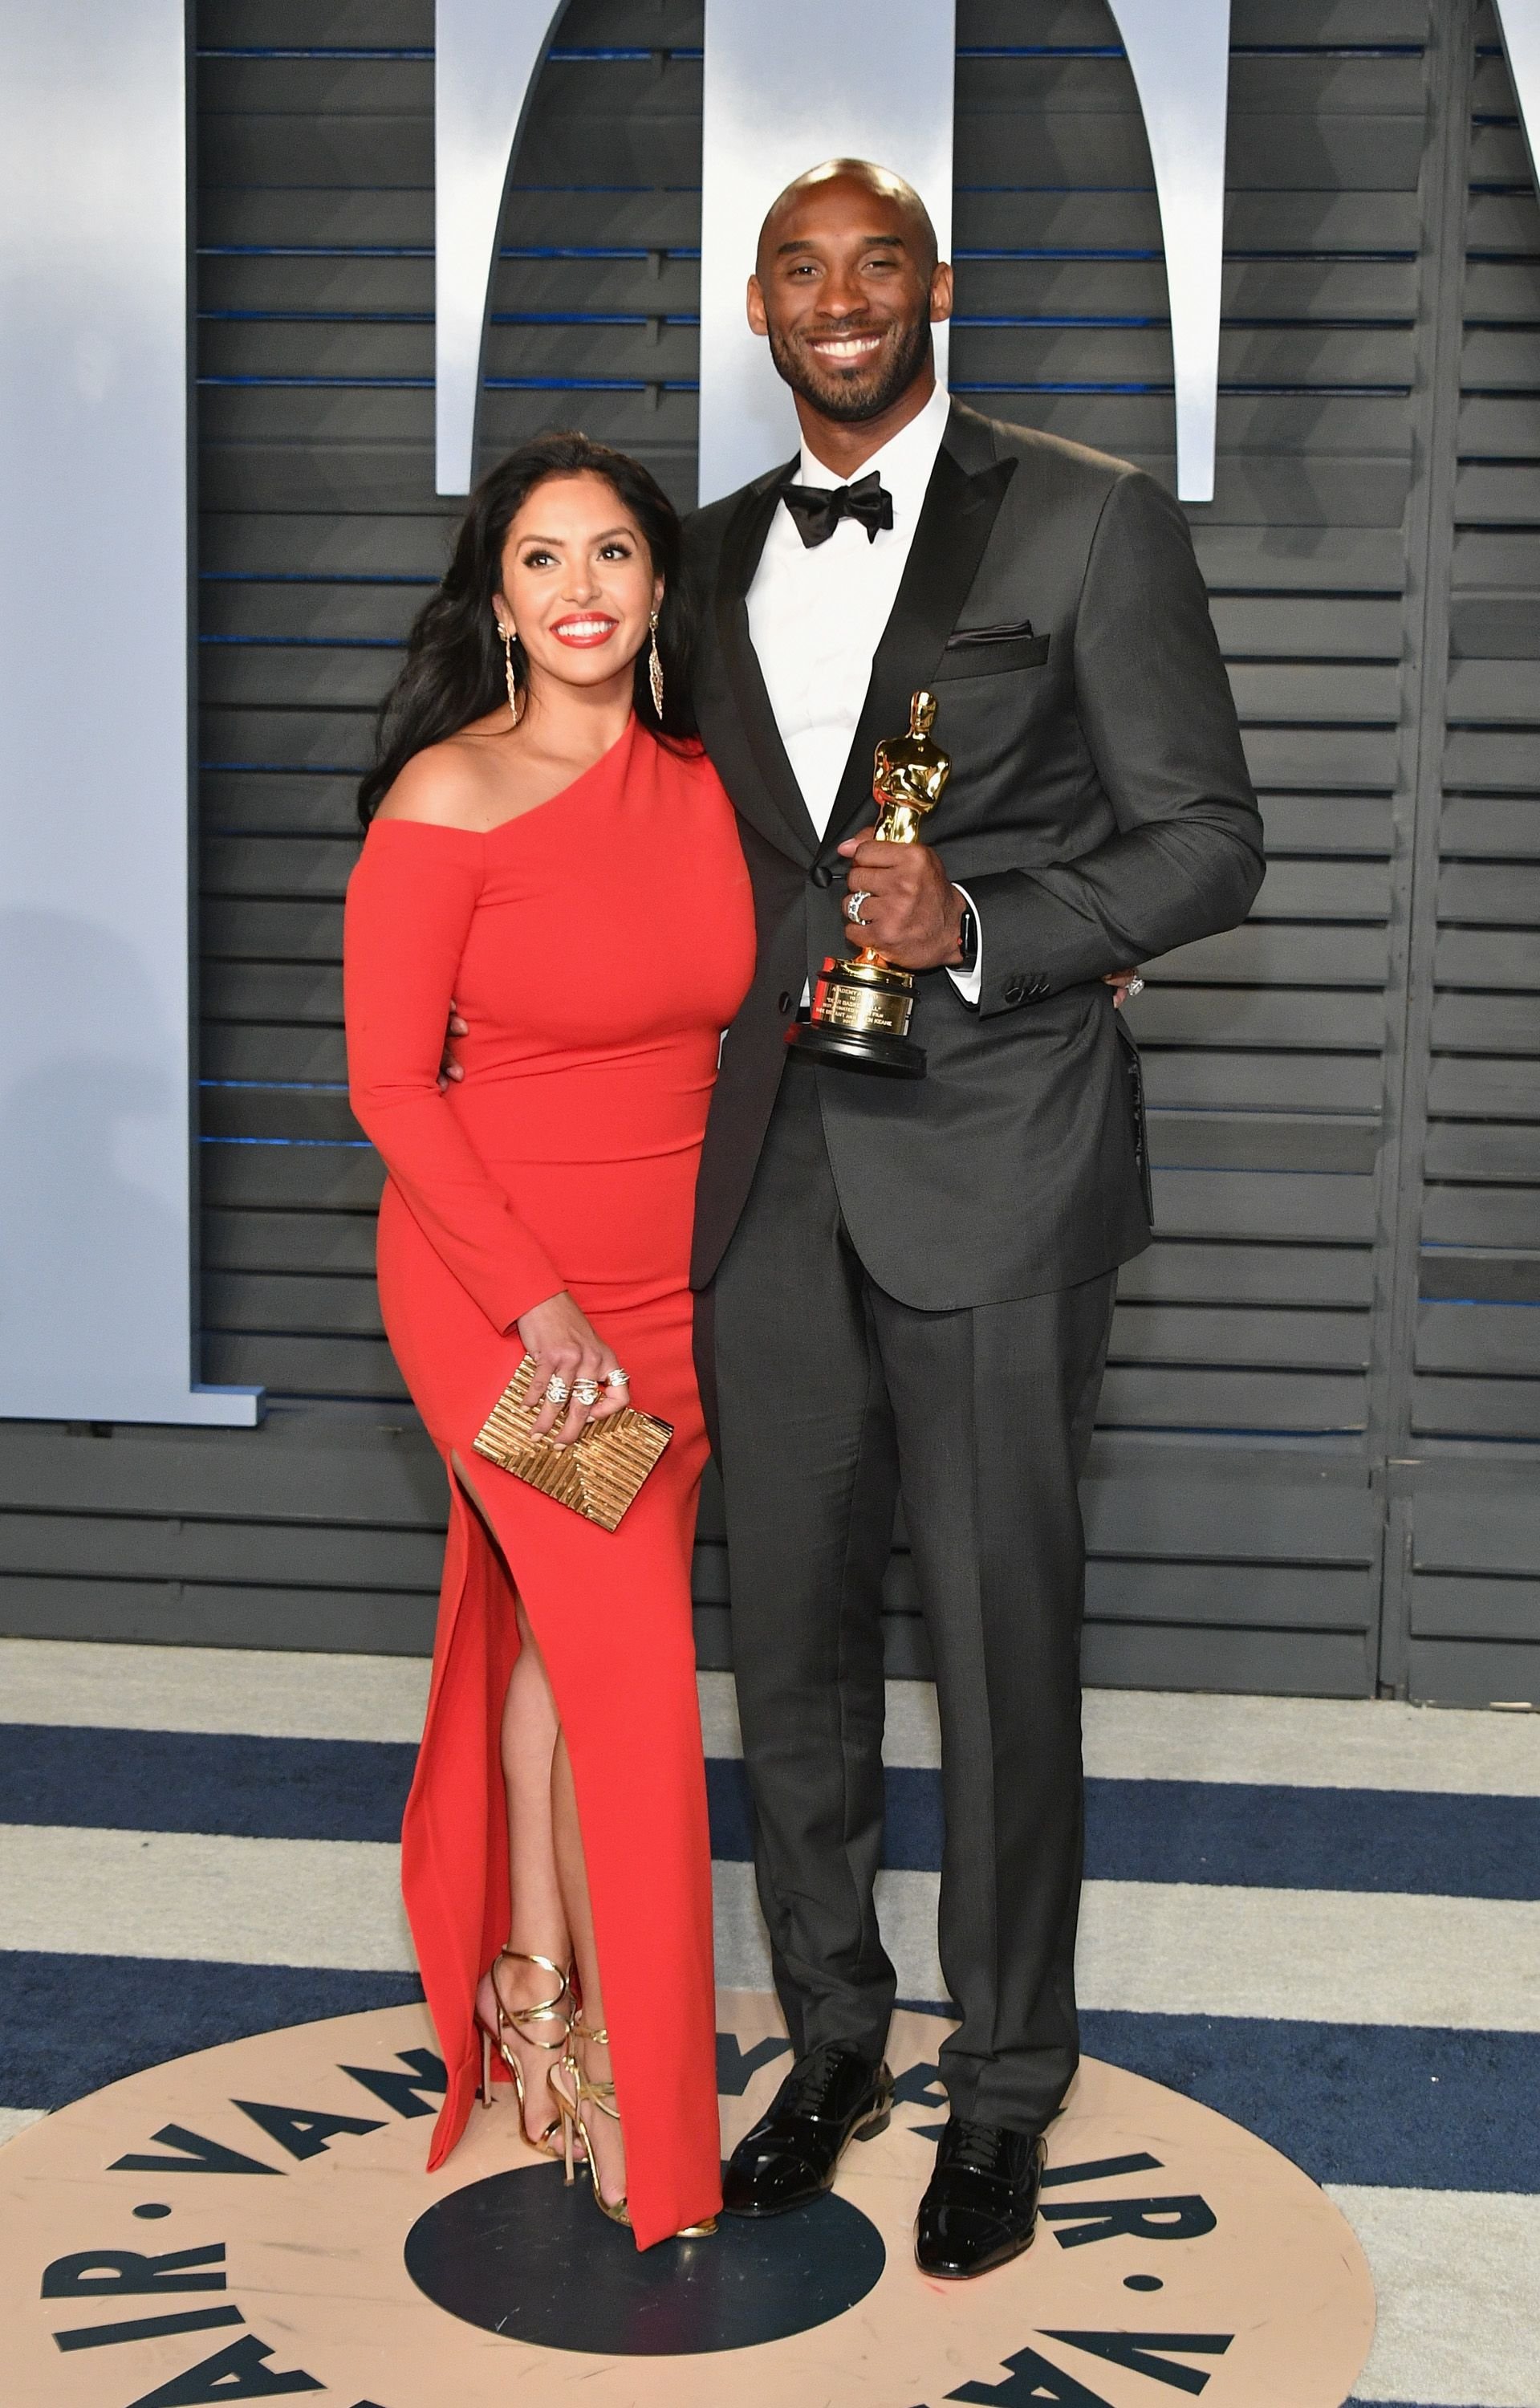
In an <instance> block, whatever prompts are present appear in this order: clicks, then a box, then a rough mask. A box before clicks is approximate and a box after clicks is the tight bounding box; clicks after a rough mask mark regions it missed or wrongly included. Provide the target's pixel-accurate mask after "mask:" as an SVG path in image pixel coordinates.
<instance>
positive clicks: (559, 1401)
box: [545, 1371, 572, 1405]
mask: <svg viewBox="0 0 1540 2408" xmlns="http://www.w3.org/2000/svg"><path fill="white" fill-rule="evenodd" d="M571 1394H572V1390H571V1389H570V1388H569V1387H568V1386H567V1383H566V1382H565V1381H564V1380H563V1377H562V1374H561V1373H560V1371H553V1372H552V1373H551V1375H550V1378H549V1380H548V1381H547V1382H546V1398H545V1400H546V1402H547V1404H548V1405H564V1404H565V1403H566V1400H567V1398H569V1397H570V1396H571Z"/></svg>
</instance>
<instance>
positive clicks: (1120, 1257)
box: [687, 403, 1263, 1312]
mask: <svg viewBox="0 0 1540 2408" xmlns="http://www.w3.org/2000/svg"><path fill="white" fill-rule="evenodd" d="M795 466H796V464H795V462H791V463H788V464H787V465H786V466H784V467H781V468H777V469H775V470H773V471H772V472H771V473H770V474H769V475H768V476H765V477H762V478H760V479H758V480H756V481H755V482H754V483H753V484H751V485H747V486H745V487H744V488H743V490H742V491H741V492H739V493H737V494H734V495H730V496H729V497H728V498H727V499H726V500H725V501H720V502H715V503H713V504H712V505H711V506H710V507H709V508H708V509H704V510H701V511H699V512H697V513H696V515H695V516H694V518H693V519H692V520H691V521H690V523H689V525H688V528H687V559H688V562H689V566H690V572H691V574H692V578H693V579H694V581H695V584H696V591H697V596H698V607H699V608H700V609H701V612H702V618H703V626H704V633H703V638H702V644H701V652H700V657H699V662H698V667H697V676H696V704H697V709H698V710H699V713H700V722H701V729H702V733H703V735H704V736H705V738H706V747H707V750H708V752H709V753H710V756H711V759H712V761H713V762H714V763H715V765H716V767H717V769H718V772H719V773H720V777H721V779H722V781H723V783H724V784H725V785H726V787H727V791H728V793H729V794H730V795H731V796H732V797H733V801H734V805H735V806H736V808H737V811H738V816H739V827H740V832H741V835H742V838H743V843H744V849H745V852H746V853H747V855H748V859H749V872H750V875H751V877H752V880H753V886H754V902H755V910H756V915H757V925H758V936H759V954H758V966H757V968H756V971H755V977H754V983H753V986H752V988H751V990H750V992H749V996H748V998H747V1000H746V1002H745V1003H744V1006H743V1009H742V1011H740V1012H739V1014H738V1017H737V1019H736V1020H735V1021H734V1025H733V1027H732V1029H731V1031H730V1033H729V1035H728V1038H727V1041H726V1045H725V1047H724V1049H723V1054H722V1063H721V1072H720V1078H719V1080H718V1082H717V1089H716V1094H715V1097H714V1099H713V1102H712V1107H711V1117H710V1122H709V1125H708V1127H707V1129H706V1149H705V1154H704V1156H703V1159H702V1164H701V1175H700V1185H699V1189H698V1194H697V1203H696V1217H695V1253H694V1263H693V1268H692V1277H693V1280H694V1283H695V1284H696V1285H697V1286H705V1285H706V1283H708V1282H709V1281H710V1280H711V1279H712V1277H713V1276H714V1274H715V1272H716V1269H717V1266H718V1264H719V1263H720V1260H721V1257H722V1255H723V1254H724V1253H725V1251H726V1249H727V1246H728V1243H729V1241H730V1240H731V1239H732V1236H733V1232H734V1228H735V1226H736V1225H737V1221H738V1216H739V1214H740V1212H741V1211H742V1210H743V1205H744V1201H745V1199H746V1197H747V1196H748V1193H749V1184H750V1183H751V1181H752V1179H753V1175H754V1168H755V1164H756V1163H757V1161H758V1159H759V1154H760V1149H761V1146H762V1144H763V1139H764V1131H765V1127H766V1125H767V1124H768V1121H769V1117H770V1112H771V1110H772V1108H773V1106H774V1104H775V1100H776V1095H777V1089H778V1087H779V1083H780V1080H781V1077H782V1075H783V1073H784V1074H785V1075H787V1076H790V1077H795V1078H803V1077H807V1076H810V1075H815V1074H813V1073H810V1072H809V1071H807V1070H806V1069H805V1068H803V1067H802V1066H801V1065H798V1066H796V1067H795V1068H788V1060H787V1049H786V1042H785V1039H786V1033H787V1030H788V1028H789V1027H790V1026H791V1024H792V1022H793V1021H794V1018H795V1015H796V1011H797V1007H798V1005H799V1003H800V1001H801V997H802V992H803V985H804V982H805V981H806V980H807V979H808V978H809V977H814V976H816V975H817V973H818V971H819V969H820V968H821V966H822V962H823V959H824V956H825V954H831V953H832V954H834V955H836V956H844V955H845V954H846V953H848V950H849V949H848V945H847V944H846V941H845V936H844V928H843V923H842V920H841V916H840V909H841V903H842V899H843V896H844V894H845V867H846V865H845V864H844V863H843V862H842V861H841V860H840V858H839V855H838V853H837V852H836V850H835V848H836V847H837V846H838V844H839V843H840V841H841V840H842V839H844V838H846V837H848V836H850V835H852V834H853V833H854V831H855V830H856V829H857V828H859V827H861V826H862V825H863V824H867V823H868V822H869V821H870V820H871V818H872V817H873V810H872V803H871V775H872V755H873V752H874V749H875V747H876V745H877V741H878V739H879V738H882V737H886V736H895V735H899V734H901V733H902V732H903V730H904V729H905V726H906V725H907V724H908V710H909V696H910V694H911V693H912V692H913V690H914V689H915V688H916V687H917V686H930V687H932V688H933V689H934V693H935V695H936V696H937V699H938V704H939V708H938V710H937V714H936V723H935V730H934V734H935V738H936V741H937V742H938V743H940V744H941V745H942V746H943V747H944V748H945V750H946V751H947V752H948V753H950V755H951V761H952V774H951V781H950V783H949V784H948V787H947V789H946V792H945V794H944V796H943V797H942V800H941V802H940V804H939V805H938V807H937V809H936V811H935V814H934V818H933V819H932V820H930V821H929V822H928V824H927V827H926V837H927V840H928V841H929V842H930V843H932V844H934V847H935V848H936V850H937V851H938V852H939V853H940V854H941V856H942V858H943V860H944V861H945V863H946V866H947V869H948V874H949V875H950V876H951V877H952V878H953V879H955V880H957V881H958V882H960V883H961V884H962V885H964V886H966V887H967V888H968V890H969V892H970V894H971V895H972V896H973V898H974V902H975V904H976V906H977V913H978V921H979V925H980V928H981V930H982V935H983V972H984V977H983V988H982V993H981V996H980V1000H979V1005H978V1009H977V1011H973V1010H971V1009H970V1008H969V1007H968V1006H967V1005H966V1004H965V1003H964V1002H963V1001H962V996H960V995H959V994H958V992H957V989H956V987H955V986H954V985H953V983H952V982H951V980H950V979H949V978H948V976H947V975H946V973H945V971H943V970H933V971H927V972H924V973H921V974H920V976H919V977H918V978H917V979H916V982H915V988H916V993H915V1008H914V1019H913V1022H912V1025H911V1029H910V1034H911V1035H912V1036H913V1037H914V1038H915V1039H917V1040H918V1041H919V1043H920V1044H921V1045H922V1046H923V1047H924V1049H925V1053H926V1056H927V1075H926V1076H925V1077H924V1078H923V1079H920V1080H913V1081H909V1080H899V1079H890V1078H883V1077H879V1076H876V1075H874V1074H872V1073H869V1072H863V1071H861V1070H858V1069H851V1070H845V1069H827V1070H820V1071H819V1072H818V1073H817V1074H816V1075H817V1077H818V1079H819V1083H820V1093H821V1097H822V1104H823V1121H824V1128H825V1133H826V1138H827V1142H828V1147H829V1154H830V1158H831V1161H832V1163H833V1166H834V1179H835V1183H836V1184H837V1187H838V1191H839V1198H840V1204H841V1207H842V1210H843V1212H844V1216H845V1221H846V1226H847V1227H848V1231H849V1234H850V1237H851V1240H852V1241H853V1243H854V1245H855V1247H856V1249H857V1252H858V1253H859V1254H860V1256H861V1258H862V1261H863V1263H864V1264H865V1266H866V1269H867V1270H868V1271H869V1272H870V1274H871V1276H872V1277H873V1278H874V1279H875V1280H876V1281H877V1283H878V1284H879V1285H880V1286H881V1287H884V1288H886V1289H887V1290H888V1291H889V1293H890V1294H891V1295H892V1296H895V1297H898V1298H899V1299H900V1300H901V1301H902V1302H904V1303H905V1304H909V1305H914V1306H917V1307H919V1308H920V1310H922V1311H929V1312H939V1311H945V1310H951V1309H955V1308H957V1307H961V1306H968V1305H979V1304H989V1303H999V1302H1003V1301H1005V1299H1007V1298H1010V1297H1024V1296H1034V1295H1037V1294H1040V1293H1041V1292H1043V1291H1044V1290H1046V1289H1048V1288H1055V1287H1064V1286H1069V1285H1071V1284H1073V1283H1075V1282H1077V1281H1079V1280H1085V1279H1091V1278H1094V1277H1096V1276H1097V1275H1098V1274H1100V1273H1102V1272H1104V1271H1106V1270H1110V1269H1112V1268H1113V1267H1114V1266H1115V1265H1116V1264H1118V1263H1120V1262H1124V1261H1126V1260H1127V1259H1128V1258H1129V1257H1130V1256H1131V1255H1133V1254H1137V1253H1138V1252H1139V1251H1140V1249H1141V1248H1142V1247H1143V1246H1145V1245H1146V1244H1148V1238H1149V1207H1148V1163H1147V1160H1146V1156H1145V1146H1144V1128H1143V1111H1142V1101H1141V1096H1140V1089H1139V1080H1138V1057H1137V1054H1136V1053H1135V1051H1134V1046H1133V1042H1132V1039H1130V1038H1129V1037H1128V1033H1127V1031H1126V1029H1124V1027H1123V1026H1122V1024H1121V1021H1120V1018H1119V1016H1118V1015H1116V1014H1115V1013H1114V1011H1113V1009H1112V998H1111V993H1110V990H1109V989H1108V988H1106V987H1105V986H1104V985H1103V984H1102V983H1101V980H1102V977H1103V974H1104V972H1105V971H1107V970H1112V969H1118V968H1122V967H1124V966H1125V965H1127V964H1129V963H1134V962H1143V961H1148V960H1149V959H1150V958H1151V957H1152V956H1154V955H1155V954H1158V953H1168V952H1169V951H1170V950H1171V949H1172V947H1173V946H1176V945H1185V944H1189V943H1191V941H1192V939H1195V938H1198V937H1205V936H1209V935H1211V934H1213V933H1214V932H1215V931H1216V930H1218V929H1221V928H1229V927H1233V926H1234V925H1235V924H1236V923H1237V922H1238V921H1240V920H1242V919H1244V918H1245V916H1246V913H1247V911H1248V909H1249V908H1250V905H1251V901H1252V898H1253V897H1254V896H1255V895H1256V892H1257V889H1258V887H1259V886H1260V884H1261V882H1262V867H1263V859H1262V823H1261V818H1260V815H1259V813H1258V810H1257V805H1256V798H1255V796H1254V795H1253V794H1252V791H1251V783H1250V780H1249V778H1248V774H1247V767H1246V760H1245V756H1244V753H1243V752H1242V750H1241V740H1240V731H1239V729H1238V727H1237V725H1236V722H1235V711H1234V705H1233V701H1232V699H1231V694H1230V685H1229V681H1228V679H1227V678H1226V675H1225V671H1224V665H1223V662H1222V661H1221V659H1220V657H1219V645H1218V643H1217V641H1216V639H1215V636H1214V629H1213V625H1212V623H1211V621H1210V619H1209V615H1208V603H1207V597H1206V595H1205V591H1204V584H1203V580H1202V577H1201V576H1200V574H1199V571H1198V566H1197V563H1196V561H1195V560H1194V558H1193V553H1192V545H1191V538H1190V536H1189V533H1188V527H1187V522H1186V520H1185V518H1184V517H1183V515H1182V512H1181V510H1180V509H1178V507H1177V505H1176V502H1174V501H1173V500H1172V498H1171V496H1170V495H1169V494H1167V493H1166V492H1165V491H1164V489H1163V488H1162V486H1160V485H1158V484H1157V483H1155V481H1154V480H1152V479H1151V478H1149V477H1147V476H1145V475H1144V474H1142V473H1141V472H1140V471H1139V470H1138V469H1135V468H1132V467H1130V466H1127V464H1126V463H1125V462H1123V461H1119V460H1110V459H1107V458H1105V457H1104V456H1103V454H1101V453H1100V452H1088V451H1084V450H1082V449H1081V448H1080V447H1079V446H1078V445H1076V444H1072V443H1064V442H1061V441H1059V440H1057V439H1056V438H1055V437H1051V436H1046V435H1034V434H1031V433H1027V432H1024V431H1023V430H1022V429H1020V428H1019V427H1014V426H1001V425H996V424H994V423H992V422H991V421H990V420H988V419H984V418H980V417H978V416H977V414H976V413H975V412H974V411H973V410H970V409H962V408H961V407H960V406H959V405H957V404H956V403H954V404H953V405H952V409H951V414H950V417H949V418H948V425H947V433H946V437H945V439H944V441H943V444H942V448H941V451H940V452H939V453H938V454H937V457H936V464H935V467H934V472H933V474H932V478H931V482H930V486H929V488H928V490H927V493H926V496H925V502H924V507H923V509H922V510H921V512H920V523H919V526H918V527H917V529H916V532H915V538H914V545H913V549H912V550H911V552H910V554H909V558H908V562H907V565H906V566H905V573H904V579H903V582H902V584H901V585H900V588H899V592H898V598H897V600H896V602H895V603H894V606H893V611H892V616H891V619H890V620H889V622H888V625H887V628H886V629H885V631H884V634H883V637H882V640H881V642H880V644H879V645H878V647H877V655H876V657H875V659H874V661H873V664H872V678H871V683H870V685H869V686H868V688H867V692H866V699H865V703H864V705H863V710H862V714H861V719H860V722H859V724H858V725H857V728H856V733H855V738H854V740H853V742H852V744H851V747H850V754H849V759H848V762H847V764H846V768H845V775H844V778H843V780H842V781H841V785H840V790H839V795H838V798H837V800H836V802H835V805H834V811H833V813H832V815H831V817H830V821H829V826H828V830H827V833H826V834H825V836H824V837H823V838H822V839H821V840H820V839H819V837H818V836H817V834H816V833H815V830H814V828H813V824H812V822H811V821H810V819H809V818H808V815H807V810H806V806H805V804H804V802H803V799H802V795H801V792H800V789H799V788H798V785H797V782H796V779H795V777H794V776H793V774H792V771H791V765H790V763H789V761H788V759H787V757H786V753H785V750H784V748H783V746H782V744H781V741H780V738H779V736H778V735H777V729H776V724H775V719H774V715H773V713H772V711H771V709H770V703H769V698H768V695H766V693H765V688H764V681H763V678H762V676H761V674H760V669H759V664H758V661H757V660H756V658H755V655H754V650H753V646H752V644H751V642H750V640H749V612H748V605H747V595H748V592H749V584H750V582H751V581H752V579H753V575H754V571H755V568H756V567H757V566H758V564H759V558H760V554H761V552H762V551H763V545H764V538H765V534H766V531H767V530H768V527H769V524H770V521H771V518H772V516H773V514H774V512H775V510H776V509H777V507H778V503H779V495H780V488H781V486H782V484H784V483H785V482H786V481H787V480H789V479H790V478H791V475H792V474H793V473H794V469H795Z"/></svg>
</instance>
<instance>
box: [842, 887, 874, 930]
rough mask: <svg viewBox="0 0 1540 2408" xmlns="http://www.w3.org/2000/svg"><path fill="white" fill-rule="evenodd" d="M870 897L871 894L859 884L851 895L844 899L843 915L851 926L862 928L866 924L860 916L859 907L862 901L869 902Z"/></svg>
mask: <svg viewBox="0 0 1540 2408" xmlns="http://www.w3.org/2000/svg"><path fill="white" fill-rule="evenodd" d="M871 899H872V898H871V896H870V894H869V893H868V892H867V891H866V889H865V888H864V887H860V886H858V887H857V889H856V891H855V893H854V894H853V895H849V896H847V897H846V901H845V916H846V918H847V919H848V921H849V923H850V925H851V927H852V928H864V926H865V925H866V923H865V921H864V920H863V918H862V916H861V907H862V905H863V903H869V902H870V901H871Z"/></svg>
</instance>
